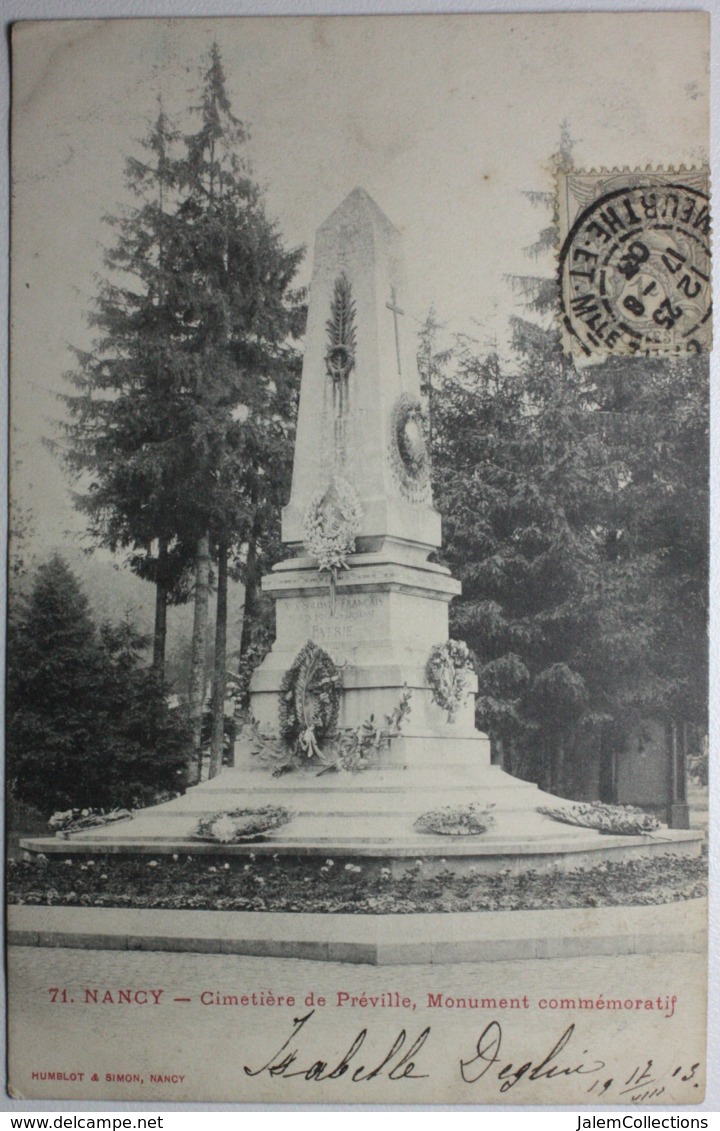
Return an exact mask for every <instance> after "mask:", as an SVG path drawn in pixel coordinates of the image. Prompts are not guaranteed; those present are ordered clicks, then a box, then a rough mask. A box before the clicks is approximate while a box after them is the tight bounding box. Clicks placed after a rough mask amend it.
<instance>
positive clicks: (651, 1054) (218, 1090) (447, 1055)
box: [9, 947, 706, 1107]
mask: <svg viewBox="0 0 720 1131" xmlns="http://www.w3.org/2000/svg"><path fill="white" fill-rule="evenodd" d="M705 980H706V976H705V969H704V961H703V958H702V956H701V955H698V954H682V955H678V954H671V953H666V954H659V955H643V956H638V955H623V956H621V957H612V956H585V957H583V956H579V957H574V958H564V959H544V960H537V959H536V960H533V961H523V962H494V963H491V964H488V965H484V964H482V963H455V964H451V965H445V966H441V967H438V966H429V965H414V966H393V967H376V966H367V965H354V966H353V965H346V964H340V963H334V962H327V961H326V962H313V961H306V960H299V959H294V960H290V959H284V958H268V957H264V958H253V957H248V956H242V955H232V954H225V955H222V954H221V955H217V954H190V953H162V954H160V953H154V952H142V951H110V950H106V951H88V950H80V949H76V950H68V949H45V948H41V947H11V948H10V951H9V985H10V1001H9V1005H10V1010H9V1034H10V1075H11V1082H12V1086H13V1088H14V1089H15V1093H16V1094H18V1095H24V1096H26V1097H32V1098H38V1099H39V1098H48V1099H49V1098H69V1099H70V1098H72V1099H80V1098H85V1099H88V1098H89V1099H106V1100H109V1099H137V1100H143V1101H150V1100H157V1101H160V1102H165V1103H167V1102H171V1101H179V1100H202V1101H210V1100H235V1101H246V1102H251V1101H266V1102H267V1101H269V1102H293V1103H298V1102H300V1103H317V1102H335V1103H346V1102H354V1103H361V1102H374V1103H381V1102H394V1103H431V1102H434V1103H443V1102H455V1103H457V1102H465V1103H498V1102H503V1101H506V1102H509V1103H515V1104H518V1103H525V1104H540V1103H572V1104H578V1103H608V1104H610V1105H612V1106H613V1107H617V1106H618V1105H620V1104H624V1103H628V1102H643V1103H648V1102H649V1103H656V1104H659V1105H661V1106H663V1107H664V1106H667V1105H669V1104H671V1103H693V1102H699V1101H700V1100H701V1098H702V1093H703V1087H702V1077H703V1068H702V1065H703V1064H704V1060H705V1053H704V1029H705ZM121 991H124V993H121ZM253 993H255V995H256V996H255V1002H256V1004H252V997H251V995H252V994H253ZM270 994H271V995H272V997H270V998H268V995H270ZM243 995H247V997H248V1002H247V1004H242V1001H243ZM342 995H347V996H345V997H343V996H342ZM430 995H432V996H430ZM280 996H283V997H284V999H285V1000H284V1001H283V1003H282V1004H277V999H278V998H279V997H280ZM288 997H290V998H292V999H294V1000H293V1002H292V1003H288V1001H287V999H288ZM353 998H355V999H356V1001H355V1003H354V1004H353V1003H352V999H353ZM53 999H54V1000H53ZM322 999H324V1004H323V1002H322ZM459 999H460V1000H463V999H464V1001H465V1003H466V1004H465V1006H464V1007H462V1006H461V1005H459ZM483 999H484V1000H483ZM673 999H675V1000H673ZM433 1001H434V1002H435V1003H436V1004H434V1005H433V1004H431V1002H433ZM591 1001H592V1008H590V1006H589V1004H588V1003H590V1002H591ZM155 1002H157V1004H155ZM398 1002H400V1004H398ZM440 1002H442V1004H440ZM609 1002H612V1003H613V1006H612V1008H611V1007H610V1006H609V1004H608V1003H609ZM146 1003H147V1004H146ZM553 1003H554V1004H553ZM561 1003H564V1004H563V1007H562V1008H561ZM600 1003H602V1005H601V1004H600ZM303 1017H307V1020H306V1021H305V1022H304V1023H303V1024H300V1023H299V1020H298V1021H297V1022H296V1021H295V1020H294V1019H296V1018H297V1019H301V1018H303ZM365 1030H367V1032H366V1033H365V1036H364V1037H363V1036H362V1034H363V1032H364V1031H365ZM426 1030H429V1031H428V1032H426ZM403 1034H404V1035H403ZM482 1034H485V1035H484V1036H483V1035H482ZM353 1049H354V1052H352V1054H351V1050H353ZM411 1049H412V1050H413V1051H412V1052H411V1051H410V1050H411ZM478 1049H479V1050H480V1052H478ZM281 1050H282V1051H281ZM393 1050H394V1051H393ZM293 1056H294V1059H293ZM348 1056H349V1057H350V1059H349V1060H347V1063H346V1058H347V1057H348ZM403 1058H405V1059H403ZM318 1060H322V1061H325V1062H326V1064H327V1069H326V1070H325V1071H324V1072H323V1071H322V1070H320V1069H315V1070H314V1072H311V1073H310V1076H311V1078H310V1079H308V1078H306V1075H305V1073H307V1071H308V1069H309V1068H310V1067H311V1066H312V1065H313V1064H314V1063H315V1062H317V1061H318ZM494 1060H497V1063H494ZM649 1061H651V1062H652V1063H651V1064H648V1062H649ZM362 1065H364V1066H365V1071H364V1072H358V1071H357V1070H358V1069H360V1066H362ZM506 1065H512V1068H506V1067H505V1066H506ZM381 1066H382V1067H381ZM413 1066H414V1067H413ZM247 1069H249V1070H250V1072H248V1071H247ZM271 1069H274V1071H271ZM333 1069H334V1070H335V1071H334V1072H333ZM374 1069H377V1070H378V1071H377V1072H376V1073H374V1074H372V1072H373V1070H374ZM301 1070H302V1073H303V1074H302V1075H299V1074H298V1075H295V1076H291V1075H290V1074H291V1073H293V1072H297V1073H299V1072H300V1071H301ZM503 1070H504V1071H503ZM678 1070H679V1071H678ZM33 1073H35V1074H36V1076H35V1079H33ZM49 1073H54V1074H55V1075H56V1079H55V1080H49V1079H48V1078H47V1077H48V1074H49ZM253 1073H254V1075H253ZM501 1073H502V1075H501ZM81 1074H82V1079H80V1075H81ZM318 1074H320V1075H324V1076H325V1079H323V1080H316V1079H314V1078H312V1077H313V1076H314V1075H318ZM353 1074H356V1075H359V1076H360V1077H361V1078H360V1079H357V1080H355V1081H353V1079H352V1076H353ZM58 1075H59V1077H60V1079H59V1080H58V1079H57V1077H58ZM73 1076H74V1079H73ZM63 1077H64V1078H63ZM121 1077H130V1079H129V1080H123V1079H121ZM135 1077H136V1079H134V1078H135ZM328 1077H329V1078H328ZM366 1077H370V1078H366ZM533 1077H534V1078H533ZM153 1078H154V1079H153Z"/></svg>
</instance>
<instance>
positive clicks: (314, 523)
mask: <svg viewBox="0 0 720 1131" xmlns="http://www.w3.org/2000/svg"><path fill="white" fill-rule="evenodd" d="M362 514H363V509H362V504H361V502H360V499H359V498H358V495H357V491H356V490H355V488H354V487H352V486H351V484H350V483H348V481H347V480H346V479H342V478H340V477H339V476H336V477H335V478H333V479H332V481H331V483H330V485H329V487H326V488H323V489H322V490H320V491H316V492H315V494H314V495H313V497H312V499H311V500H310V503H309V505H308V508H307V510H306V511H305V516H304V518H303V533H304V535H305V549H306V550H307V552H308V554H309V555H310V556H311V557H313V558H317V563H318V571H319V572H320V573H323V572H327V573H329V574H330V594H331V602H332V611H333V612H334V611H335V587H336V584H337V576H338V572H339V571H340V570H341V569H349V568H350V567H349V565H348V560H347V559H348V558H349V557H350V555H351V554H352V553H353V552H354V550H355V539H356V538H357V536H358V534H359V532H360V521H361V519H362Z"/></svg>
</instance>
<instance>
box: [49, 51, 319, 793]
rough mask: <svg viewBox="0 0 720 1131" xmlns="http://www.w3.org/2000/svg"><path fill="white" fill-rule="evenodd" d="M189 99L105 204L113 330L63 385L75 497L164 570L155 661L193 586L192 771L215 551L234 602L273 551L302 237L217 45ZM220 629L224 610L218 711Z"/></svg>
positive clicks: (142, 563)
mask: <svg viewBox="0 0 720 1131" xmlns="http://www.w3.org/2000/svg"><path fill="white" fill-rule="evenodd" d="M193 113H194V115H195V117H196V119H197V128H196V129H195V131H194V132H191V133H188V134H186V135H184V136H182V137H181V136H180V135H179V134H178V133H177V131H176V130H174V129H173V128H172V127H171V126H170V125H169V122H168V119H167V118H166V117H165V116H164V114H161V115H160V116H159V117H158V120H157V122H156V124H155V127H154V128H153V130H152V131H151V133H150V135H149V137H148V139H147V141H146V143H145V144H146V148H147V150H148V151H149V153H150V157H149V159H148V160H147V161H137V160H133V161H131V162H129V164H128V183H129V187H130V189H131V191H132V193H133V195H134V196H135V198H136V199H137V201H138V203H137V204H136V206H135V207H133V208H131V209H130V210H129V212H128V213H127V214H126V215H125V216H124V217H122V218H115V219H114V220H113V221H112V224H113V227H114V228H115V230H116V231H117V233H118V240H117V244H116V246H115V248H114V249H113V250H112V251H111V252H110V253H109V254H108V256H107V265H108V266H109V268H111V269H112V270H113V271H114V272H119V275H120V280H119V282H118V281H114V282H112V283H110V282H106V283H103V284H102V286H101V289H100V293H99V296H98V302H97V308H96V311H95V313H94V315H93V318H92V322H93V323H94V325H95V326H97V327H98V328H99V329H100V331H101V333H102V336H101V337H100V338H99V340H98V341H97V342H96V344H95V346H94V348H93V350H92V351H91V352H88V353H84V354H80V355H79V356H78V366H77V369H76V370H75V372H74V373H72V374H71V375H70V376H71V379H72V380H73V382H74V383H75V385H76V387H77V388H78V389H79V395H76V396H73V397H69V398H68V406H69V409H70V413H71V416H72V419H71V421H70V424H69V425H68V428H67V436H68V439H69V441H70V454H69V456H68V462H69V464H70V465H71V467H72V468H73V469H74V470H75V471H76V472H78V473H79V474H80V475H83V476H85V477H86V480H85V482H87V480H88V479H89V486H86V489H85V491H84V493H83V494H81V495H80V497H79V505H80V506H81V507H82V508H83V509H84V510H85V511H86V513H87V514H88V516H89V519H90V529H91V532H92V533H93V534H94V535H95V537H96V539H97V540H98V541H99V542H101V543H102V544H103V545H106V546H109V547H110V548H111V549H113V550H127V551H128V552H129V555H130V558H129V560H130V564H131V565H132V567H133V568H134V569H135V570H136V572H138V573H139V574H140V575H141V576H145V577H150V578H152V579H153V580H155V581H156V583H157V592H158V600H157V606H156V608H157V612H156V648H155V655H156V659H157V662H158V667H160V666H161V661H162V656H163V653H164V624H165V604H166V602H167V600H183V599H186V598H187V596H188V595H189V592H190V591H191V590H193V589H194V600H195V615H194V629H193V644H192V657H193V659H192V665H191V675H190V685H189V706H190V715H191V719H192V723H193V727H194V734H195V740H196V747H197V757H196V762H195V769H194V770H193V772H192V774H191V779H192V780H197V779H198V777H199V774H200V743H201V724H202V713H203V706H204V700H205V692H206V682H207V672H206V670H205V664H206V639H207V632H208V610H209V595H210V585H211V580H212V578H211V567H212V563H213V561H215V562H216V563H217V576H218V581H219V584H220V586H221V590H222V591H221V593H220V594H219V600H218V609H219V612H220V617H221V619H223V618H224V617H225V615H226V613H225V611H224V610H226V607H227V602H226V600H225V594H224V589H225V585H226V579H227V577H228V576H230V575H231V574H232V573H233V572H235V573H239V575H240V576H241V577H243V572H244V570H246V569H247V563H248V562H250V561H251V560H252V561H254V560H255V558H256V557H257V556H258V553H262V552H263V541H264V539H263V536H262V534H260V533H259V531H260V530H261V529H262V522H263V519H264V516H265V515H266V514H267V513H268V510H269V507H270V506H271V505H272V506H273V507H274V506H275V504H276V503H277V499H278V495H279V494H284V492H285V490H286V480H287V477H288V474H289V457H288V449H289V443H290V440H289V438H290V436H291V433H292V427H293V420H294V413H295V400H296V390H297V379H298V361H297V356H296V351H295V347H294V345H293V342H294V339H296V338H297V336H298V335H299V334H300V333H301V332H302V329H303V326H304V304H303V296H302V294H301V293H300V292H296V291H294V290H293V289H292V280H293V277H294V275H295V272H296V270H297V267H298V264H299V261H300V258H301V255H302V252H301V251H300V250H296V251H286V250H285V249H284V247H283V244H282V240H281V237H280V234H279V232H278V230H277V228H276V227H275V225H274V224H272V223H271V222H270V221H269V220H268V219H267V217H266V215H265V211H264V205H263V199H262V193H261V191H260V189H259V187H258V186H257V184H256V183H255V182H254V180H253V178H252V173H251V170H250V168H249V166H248V164H247V162H246V161H244V160H243V159H242V158H241V156H240V155H239V150H240V149H241V148H242V146H243V145H244V143H245V142H246V140H247V130H246V129H245V126H244V125H243V124H242V122H240V121H239V120H238V119H237V118H235V117H234V115H233V114H232V110H231V108H230V102H229V98H228V94H227V90H226V84H225V76H224V73H223V69H222V64H221V60H220V55H219V51H218V49H217V46H216V45H215V46H213V48H212V51H211V57H210V65H209V68H208V70H207V71H206V73H205V74H204V76H203V80H202V90H201V98H200V102H199V105H198V106H196V107H194V108H193ZM276 442H277V445H276ZM274 445H276V447H274ZM271 451H272V453H273V455H272V458H269V456H270V452H271ZM82 484H83V480H81V485H82ZM282 501H284V499H283V500H282ZM274 537H275V535H274V532H272V531H271V535H270V542H271V543H272V542H273V541H274ZM248 572H251V571H248ZM190 577H192V581H190V580H189V578H190ZM249 580H250V582H251V596H252V584H253V578H252V577H250V578H249ZM226 635H227V633H226V626H225V625H222V624H219V625H218V626H217V629H216V642H217V646H218V655H217V656H216V663H215V680H214V682H215V684H216V687H215V689H214V694H213V709H214V711H215V713H216V714H217V713H218V712H222V709H223V702H224V698H225V696H224V688H223V686H222V684H223V683H224V680H225V669H226V662H227V661H226V657H225V655H224V652H225V643H224V641H225V639H226ZM213 729H214V733H215V736H216V737H215V745H214V753H213V759H212V768H213V770H215V769H216V768H217V767H218V762H219V760H218V755H219V747H218V742H219V738H218V735H220V734H221V726H220V725H216V726H215V727H214V728H213Z"/></svg>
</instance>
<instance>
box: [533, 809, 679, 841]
mask: <svg viewBox="0 0 720 1131" xmlns="http://www.w3.org/2000/svg"><path fill="white" fill-rule="evenodd" d="M538 813H543V814H544V815H545V816H546V817H551V818H552V819H553V821H561V822H562V823H563V824H566V825H580V826H581V828H585V829H597V830H598V832H601V833H607V834H609V835H613V834H614V835H617V836H640V835H642V834H643V833H651V832H654V831H655V829H659V828H660V822H659V821H658V819H657V817H654V816H653V815H652V813H645V812H644V811H643V810H642V809H638V808H637V806H635V805H603V804H602V803H601V802H600V801H594V802H592V803H590V804H587V803H583V804H579V805H566V806H558V807H554V806H552V805H540V806H538Z"/></svg>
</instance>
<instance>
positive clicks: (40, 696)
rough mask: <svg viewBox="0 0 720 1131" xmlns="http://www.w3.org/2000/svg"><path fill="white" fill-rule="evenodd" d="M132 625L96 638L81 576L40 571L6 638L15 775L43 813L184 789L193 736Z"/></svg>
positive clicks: (13, 785)
mask: <svg viewBox="0 0 720 1131" xmlns="http://www.w3.org/2000/svg"><path fill="white" fill-rule="evenodd" d="M143 645H144V642H143V641H142V639H141V638H140V637H139V636H138V635H137V633H135V632H134V630H133V629H132V628H131V626H129V625H127V624H121V625H119V626H109V625H105V626H103V629H102V631H101V632H98V630H97V628H96V626H95V623H94V621H93V619H92V617H91V615H90V611H89V607H88V602H87V599H86V597H85V596H84V594H83V593H82V591H81V589H80V586H79V584H78V582H77V579H76V578H75V576H74V574H73V573H72V572H71V570H70V569H69V568H68V566H67V565H66V564H65V562H64V561H63V560H62V558H61V557H59V556H58V555H55V556H54V557H53V558H51V559H50V561H48V562H46V563H45V564H44V565H42V566H40V568H39V569H38V571H37V575H36V578H35V582H34V585H33V588H32V592H31V593H30V596H29V598H28V600H27V602H26V604H25V607H24V608H23V609H22V611H21V612H20V614H19V615H18V616H17V617H16V618H15V620H14V622H13V624H12V627H11V631H10V634H9V639H8V683H7V688H8V731H7V736H8V737H7V748H8V776H9V782H10V789H11V792H12V794H13V796H14V797H16V798H17V799H18V800H21V801H24V802H27V803H29V804H31V805H34V806H36V807H37V808H38V809H40V810H43V811H45V812H51V811H52V810H53V809H57V808H68V807H73V808H74V807H79V808H82V807H103V808H113V807H118V806H121V805H137V804H142V803H145V802H149V801H152V800H154V799H155V797H156V796H157V793H158V791H159V790H171V791H176V790H178V789H179V788H180V787H181V785H182V781H183V777H184V771H185V761H186V758H187V757H188V755H189V752H190V746H189V728H188V727H187V724H186V722H185V720H184V718H183V716H182V715H181V714H180V713H179V712H178V711H173V710H171V709H170V708H169V707H168V705H167V699H166V688H165V687H164V685H163V683H162V681H161V680H159V679H158V677H157V675H156V673H155V672H154V671H153V670H152V669H151V670H147V669H146V668H145V667H144V665H143V663H142V652H143Z"/></svg>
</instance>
